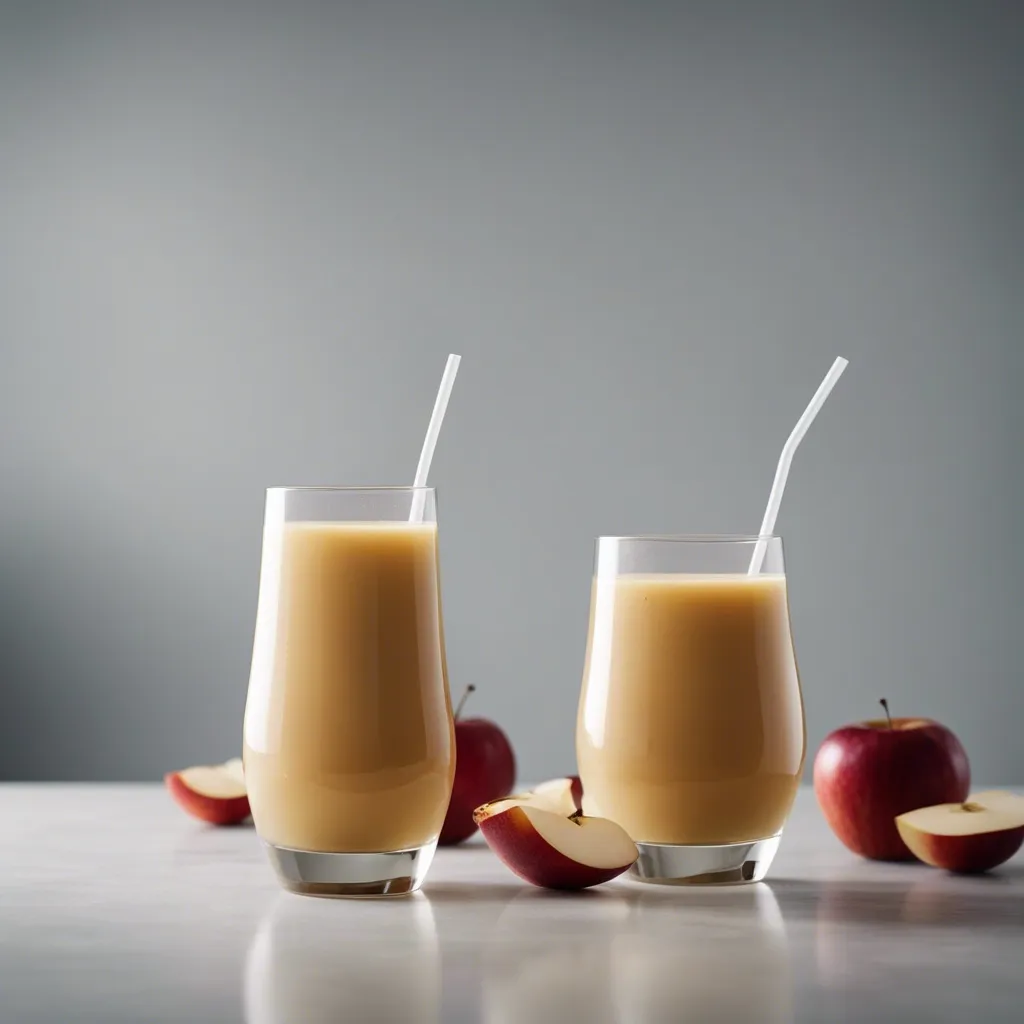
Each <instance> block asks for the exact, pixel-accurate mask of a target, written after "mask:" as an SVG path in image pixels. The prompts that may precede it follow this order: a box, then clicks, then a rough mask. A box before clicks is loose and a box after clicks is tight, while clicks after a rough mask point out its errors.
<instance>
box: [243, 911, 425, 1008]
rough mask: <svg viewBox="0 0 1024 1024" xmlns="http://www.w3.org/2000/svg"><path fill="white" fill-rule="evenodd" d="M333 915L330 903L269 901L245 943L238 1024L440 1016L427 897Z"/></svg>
mask: <svg viewBox="0 0 1024 1024" xmlns="http://www.w3.org/2000/svg"><path fill="white" fill-rule="evenodd" d="M340 909H341V908H339V906H338V904H337V901H335V900H319V899H302V898H297V897H295V896H291V895H289V894H286V893H282V894H281V895H280V896H279V897H278V899H277V901H276V902H275V903H274V904H273V906H272V907H271V909H270V911H269V912H268V913H267V915H266V916H265V917H264V919H263V921H262V922H261V924H260V926H259V928H258V929H257V931H256V934H255V936H254V937H253V940H252V943H251V944H250V946H249V952H248V956H247V959H246V966H245V978H244V987H245V991H244V993H243V999H244V1005H245V1020H246V1024H328V1022H330V1024H337V1022H338V1021H342V1020H346V1021H360V1022H366V1024H373V1022H377V1021H380V1022H385V1021H387V1022H392V1021H416V1022H421V1021H422V1022H423V1024H430V1022H431V1021H437V1020H438V1019H439V1017H440V1005H441V952H440V947H439V945H438V940H437V929H436V927H435V924H434V914H433V911H432V909H431V906H430V902H429V900H428V899H427V898H426V897H425V896H424V895H423V894H422V893H416V894H414V895H412V896H408V897H405V898H403V899H394V900H366V901H362V900H350V901H346V903H345V907H344V911H345V912H344V913H340V912H339V911H340ZM382 935H386V936H387V941H381V936H382Z"/></svg>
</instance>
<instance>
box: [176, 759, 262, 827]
mask: <svg viewBox="0 0 1024 1024" xmlns="http://www.w3.org/2000/svg"><path fill="white" fill-rule="evenodd" d="M164 782H165V784H166V786H167V789H168V791H169V792H170V794H171V796H172V797H173V798H174V800H175V802H176V803H177V804H178V806H179V807H181V808H182V810H184V811H186V812H187V813H188V814H191V815H192V817H194V818H198V819H199V820H200V821H205V822H208V823H209V824H211V825H237V824H238V823H239V822H241V821H244V820H245V819H246V818H248V817H249V797H248V795H247V794H246V790H245V778H244V775H243V772H242V762H241V760H240V759H238V758H235V759H233V760H231V761H226V762H225V763H224V764H220V765H197V766H196V767H194V768H185V769H184V770H183V771H180V772H169V773H168V774H167V775H165V776H164Z"/></svg>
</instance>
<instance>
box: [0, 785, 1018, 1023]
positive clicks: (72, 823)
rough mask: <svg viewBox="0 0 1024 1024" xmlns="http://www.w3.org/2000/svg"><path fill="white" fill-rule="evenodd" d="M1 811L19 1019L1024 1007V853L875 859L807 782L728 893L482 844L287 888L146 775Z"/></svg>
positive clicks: (4, 900) (55, 793)
mask: <svg viewBox="0 0 1024 1024" xmlns="http://www.w3.org/2000/svg"><path fill="white" fill-rule="evenodd" d="M0 822H2V826H0V828H2V833H0V1019H3V1020H4V1021H5V1022H11V1024H39V1022H44V1021H45V1022H47V1024H51V1022H58V1021H76V1022H91V1021H104V1022H108V1024H114V1022H120V1021H125V1022H127V1021H132V1022H141V1021H145V1022H162V1021H174V1022H178V1021H189V1022H204V1021H215V1022H233V1021H246V1022H248V1024H270V1022H274V1024H283V1022H287V1024H304V1022H313V1021H316V1022H321V1021H323V1022H327V1021H332V1022H334V1021H337V1022H340V1021H360V1022H362V1021H367V1022H373V1021H415V1022H419V1021H424V1022H429V1021H467V1022H468V1021H477V1020H486V1021H493V1022H497V1021H501V1022H506V1024H509V1022H516V1024H518V1022H526V1024H545V1022H548V1021H552V1022H554V1021H558V1022H573V1021H581V1022H594V1024H600V1022H606V1021H629V1022H640V1021H644V1022H646V1021H656V1022H659V1024H661V1022H668V1021H677V1020H679V1021H736V1022H740V1021H750V1022H754V1021H766V1022H776V1021H815V1022H817V1021H872V1022H873V1024H881V1022H885V1021H890V1020H891V1021H897V1020H899V1021H917V1020H922V1021H923V1020H928V1021H930V1022H933V1024H934V1022H942V1021H951V1022H952V1021H957V1022H961V1021H977V1022H985V1024H995V1022H1000V1021H1015V1022H1020V1021H1021V1020H1024V1010H1022V1008H1021V1007H1022V1004H1024V855H1018V856H1017V857H1016V858H1015V859H1014V860H1013V861H1011V862H1010V863H1009V864H1007V865H1005V866H1004V867H1003V868H1001V869H1000V870H998V871H997V872H994V873H993V874H991V875H990V876H987V877H978V878H962V877H954V876H950V875H947V874H944V873H942V872H939V871H935V870H932V869H930V868H926V867H924V866H921V865H890V864H872V863H867V862H865V861H861V860H859V859H857V858H856V857H854V856H853V855H852V854H850V853H848V852H847V851H846V850H844V849H843V848H842V847H841V846H840V845H839V843H838V841H836V840H835V839H834V838H833V837H832V836H831V834H830V833H829V831H828V829H827V828H826V826H825V824H824V822H823V820H822V818H821V816H820V814H819V813H818V810H817V808H816V806H815V803H814V797H813V794H812V793H810V792H809V791H803V792H801V794H800V798H799V800H798V803H797V806H796V809H795V811H794V814H793V817H792V819H791V822H790V824H789V826H788V827H787V830H786V835H785V837H784V839H783V843H782V849H781V851H780V853H779V856H778V858H777V860H776V862H775V867H774V869H773V871H772V873H771V875H770V876H769V883H768V884H766V885H765V884H762V885H756V886H746V887H735V888H725V889H715V890H707V889H702V890H695V889H674V888H662V887H656V886H645V885H641V884H638V883H633V882H627V881H621V880H617V881H615V882H613V883H610V884H608V885H605V886H602V887H600V888H599V889H595V890H591V891H589V892H585V893H577V894H561V893H548V892H544V891H541V890H538V889H534V888H531V887H530V886H528V885H526V884H524V883H522V882H520V881H519V880H518V879H517V878H516V877H514V876H513V875H511V874H510V873H509V872H508V871H507V870H506V869H505V868H504V867H503V866H502V865H501V864H500V863H499V862H498V861H497V860H496V859H495V858H494V857H493V856H492V855H491V853H490V851H489V850H488V849H487V848H486V847H485V846H484V845H482V843H481V842H480V840H479V838H477V839H475V840H473V841H471V842H470V843H468V844H466V845H464V846H462V847H457V848H455V849H447V850H441V851H439V852H438V856H437V859H436V860H435V862H434V866H433V868H432V869H431V872H430V875H429V877H428V879H427V883H426V885H425V887H424V891H423V893H422V894H421V895H418V896H414V897H410V898H408V899H392V900H379V901H369V900H353V901H346V900H340V901H339V900H317V899H309V898H304V897H300V896H292V895H289V894H286V893H283V892H281V891H279V889H278V887H277V883H276V881H275V879H274V877H273V876H272V874H271V871H270V868H269V866H268V865H267V863H266V862H265V860H264V858H263V854H262V851H261V849H260V846H259V843H258V840H257V839H256V836H255V834H254V832H253V830H252V828H251V827H240V828H234V829H214V828H209V827H206V826H204V825H201V824H199V823H198V822H195V821H192V820H190V819H188V818H187V817H185V815H184V814H183V813H182V812H181V811H180V810H179V809H178V808H177V807H176V806H174V805H173V804H172V803H171V800H170V798H169V797H168V796H167V795H166V794H165V793H164V791H163V790H162V789H161V788H160V787H158V786H155V785H137V786H124V785H108V786H96V785H31V786H29V785H4V786H0Z"/></svg>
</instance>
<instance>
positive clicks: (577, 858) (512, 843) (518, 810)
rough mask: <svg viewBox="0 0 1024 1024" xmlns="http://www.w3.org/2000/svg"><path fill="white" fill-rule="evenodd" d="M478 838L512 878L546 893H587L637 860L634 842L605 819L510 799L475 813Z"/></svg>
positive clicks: (619, 873) (483, 807) (484, 806)
mask: <svg viewBox="0 0 1024 1024" xmlns="http://www.w3.org/2000/svg"><path fill="white" fill-rule="evenodd" d="M473 818H474V820H475V821H476V823H477V824H478V825H479V826H480V832H481V833H482V835H483V837H484V839H485V840H486V841H487V845H488V846H489V847H490V848H491V849H492V850H493V851H494V852H495V853H496V854H497V855H498V859H499V860H500V861H501V862H502V863H503V864H504V865H505V866H506V867H507V868H508V869H509V870H510V871H512V872H513V873H514V874H516V875H518V876H519V877H520V878H522V879H523V880H524V881H527V882H530V883H531V884H533V885H539V886H542V887H543V888H546V889H586V888H588V887H589V886H592V885H600V884H601V883H602V882H607V881H608V880H609V879H612V878H615V877H616V875H621V874H622V872H623V871H625V870H626V869H627V868H628V867H629V866H630V865H631V864H632V863H633V862H634V861H635V860H636V858H637V856H638V851H637V848H636V844H635V843H634V842H633V840H632V839H630V838H629V836H628V835H627V834H626V833H625V832H624V831H623V829H622V828H620V827H619V826H618V825H616V824H615V822H613V821H608V820H607V819H606V818H587V817H584V816H583V814H582V812H580V811H576V812H574V813H573V814H571V815H565V814H560V813H558V812H556V811H552V810H548V809H547V808H545V807H544V806H541V805H538V804H535V803H531V802H529V800H528V799H527V800H525V801H524V800H523V799H521V798H516V797H509V798H506V799H504V800H495V801H494V802H493V803H489V804H484V805H483V806H482V807H478V808H477V809H476V810H475V811H474V812H473Z"/></svg>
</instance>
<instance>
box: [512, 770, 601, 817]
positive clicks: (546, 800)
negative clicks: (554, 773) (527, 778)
mask: <svg viewBox="0 0 1024 1024" xmlns="http://www.w3.org/2000/svg"><path fill="white" fill-rule="evenodd" d="M510 799H514V800H516V801H518V802H519V803H524V804H531V805H533V806H535V807H543V808H544V809H545V810H548V811H554V812H555V813H556V814H563V815H565V817H568V816H569V815H570V814H575V813H576V812H577V811H579V810H580V809H581V808H582V802H583V784H582V783H581V782H580V780H579V778H578V777H577V776H575V775H572V776H566V777H565V778H561V779H548V781H547V782H542V783H541V784H540V785H539V786H534V788H533V789H530V790H527V791H526V792H525V793H519V794H515V795H513V796H512V797H510Z"/></svg>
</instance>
